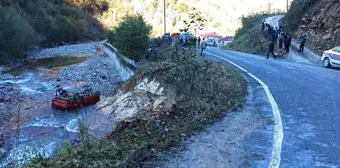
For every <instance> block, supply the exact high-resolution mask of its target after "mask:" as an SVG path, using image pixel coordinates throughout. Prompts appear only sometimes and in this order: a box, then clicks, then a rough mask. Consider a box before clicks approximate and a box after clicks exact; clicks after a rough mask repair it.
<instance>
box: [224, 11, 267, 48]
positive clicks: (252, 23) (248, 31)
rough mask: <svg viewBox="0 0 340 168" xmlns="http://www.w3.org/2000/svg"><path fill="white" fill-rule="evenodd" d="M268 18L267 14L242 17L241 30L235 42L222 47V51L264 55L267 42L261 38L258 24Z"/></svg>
mask: <svg viewBox="0 0 340 168" xmlns="http://www.w3.org/2000/svg"><path fill="white" fill-rule="evenodd" d="M268 16H269V15H267V14H258V15H253V16H248V17H243V18H242V28H240V29H238V31H237V33H236V35H235V40H234V41H233V42H232V43H230V44H228V45H226V46H224V47H223V49H226V50H234V51H241V52H247V53H251V54H264V53H265V51H266V50H267V42H266V40H265V39H264V38H263V36H262V32H261V28H260V24H261V23H262V21H263V20H264V19H265V18H266V17H268Z"/></svg>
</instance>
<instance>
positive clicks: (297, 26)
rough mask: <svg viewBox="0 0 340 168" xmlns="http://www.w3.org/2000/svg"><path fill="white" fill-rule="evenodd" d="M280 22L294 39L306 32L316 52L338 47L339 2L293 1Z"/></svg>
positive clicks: (330, 0) (339, 29)
mask: <svg viewBox="0 0 340 168" xmlns="http://www.w3.org/2000/svg"><path fill="white" fill-rule="evenodd" d="M282 21H283V24H284V26H285V27H286V29H288V31H291V32H294V34H295V36H296V37H298V36H299V35H301V34H302V33H304V32H306V33H307V35H308V39H309V43H307V44H308V45H309V47H311V48H312V49H314V50H316V51H317V52H321V51H323V50H326V49H329V48H333V47H334V46H338V45H340V1H336V0H295V1H293V3H292V6H291V8H290V10H289V12H288V13H287V15H286V17H285V18H284V19H283V20H282Z"/></svg>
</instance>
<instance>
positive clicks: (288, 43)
mask: <svg viewBox="0 0 340 168" xmlns="http://www.w3.org/2000/svg"><path fill="white" fill-rule="evenodd" d="M291 43H292V36H290V34H287V35H286V38H285V40H284V45H285V50H286V52H287V53H289V47H290V45H291Z"/></svg>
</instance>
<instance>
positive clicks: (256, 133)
mask: <svg viewBox="0 0 340 168" xmlns="http://www.w3.org/2000/svg"><path fill="white" fill-rule="evenodd" d="M248 81H249V87H248V97H247V99H246V103H245V105H244V107H243V108H242V109H241V110H240V111H237V112H232V113H228V115H227V116H226V117H225V118H224V119H223V120H222V121H221V122H218V123H216V124H214V125H213V126H211V127H209V128H207V129H206V130H205V131H204V132H201V133H198V134H195V135H192V136H189V137H187V138H185V140H184V142H183V143H182V146H181V147H180V148H178V149H173V150H172V151H170V152H167V153H162V154H161V155H160V157H162V156H165V157H169V156H172V158H170V159H169V160H167V161H164V162H162V163H160V164H159V165H158V166H157V167H159V168H161V167H166V168H173V167H177V168H187V167H196V168H208V167H214V168H225V167H266V166H268V165H269V161H270V160H269V158H270V156H271V146H272V130H273V121H272V113H271V109H270V104H269V102H268V100H267V98H266V96H265V93H264V91H263V89H262V88H261V87H260V86H259V85H258V84H257V83H256V82H255V81H252V80H250V79H248Z"/></svg>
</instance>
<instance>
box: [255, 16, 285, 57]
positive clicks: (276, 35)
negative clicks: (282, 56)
mask: <svg viewBox="0 0 340 168" xmlns="http://www.w3.org/2000/svg"><path fill="white" fill-rule="evenodd" d="M261 31H262V32H263V33H264V36H265V37H266V38H267V39H269V51H268V53H267V59H268V58H269V55H270V54H272V55H273V57H274V58H276V56H275V54H274V49H275V45H278V47H279V48H280V49H284V50H285V51H286V53H289V48H290V45H291V42H292V36H291V35H290V34H289V33H286V32H285V31H284V28H283V27H282V26H280V27H279V28H278V27H274V26H273V25H270V24H269V23H265V22H264V21H263V22H262V24H261Z"/></svg>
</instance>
